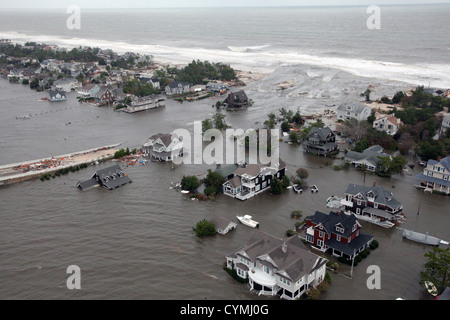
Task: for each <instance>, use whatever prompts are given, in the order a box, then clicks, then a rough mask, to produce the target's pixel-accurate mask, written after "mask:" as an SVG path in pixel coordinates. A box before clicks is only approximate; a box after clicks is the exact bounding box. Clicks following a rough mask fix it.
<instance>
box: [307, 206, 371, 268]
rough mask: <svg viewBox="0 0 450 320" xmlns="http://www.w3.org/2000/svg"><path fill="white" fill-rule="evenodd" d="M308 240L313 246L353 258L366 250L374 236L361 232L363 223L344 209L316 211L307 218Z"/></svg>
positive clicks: (333, 253) (338, 255)
mask: <svg viewBox="0 0 450 320" xmlns="http://www.w3.org/2000/svg"><path fill="white" fill-rule="evenodd" d="M305 221H306V241H308V242H309V243H311V245H312V246H313V248H315V249H317V250H319V251H322V252H327V251H329V252H330V253H331V254H332V255H333V256H337V257H344V258H346V259H349V260H351V259H353V258H354V257H355V256H357V255H358V253H360V252H361V251H363V250H365V249H366V248H367V247H368V246H369V244H370V243H371V242H372V240H373V236H371V235H368V234H364V233H361V224H360V223H359V222H358V220H357V219H356V217H355V216H354V215H353V214H346V213H344V212H342V211H338V212H333V211H331V212H330V213H329V214H325V213H322V212H319V211H316V212H315V214H314V215H312V216H309V217H307V218H306V219H305Z"/></svg>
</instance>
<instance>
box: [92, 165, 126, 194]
mask: <svg viewBox="0 0 450 320" xmlns="http://www.w3.org/2000/svg"><path fill="white" fill-rule="evenodd" d="M94 177H98V178H99V179H100V180H101V181H102V184H103V186H105V187H106V188H108V189H110V190H112V189H115V188H117V187H120V186H122V185H124V184H127V183H130V182H131V179H130V178H129V177H128V176H127V175H126V174H124V172H123V170H122V169H121V168H120V166H119V165H114V166H111V167H108V168H105V169H101V170H98V171H96V172H95V174H94ZM114 177H115V178H114Z"/></svg>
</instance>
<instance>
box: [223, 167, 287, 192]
mask: <svg viewBox="0 0 450 320" xmlns="http://www.w3.org/2000/svg"><path fill="white" fill-rule="evenodd" d="M236 166H237V168H236V169H235V170H234V172H233V174H232V175H230V176H229V179H228V180H227V181H225V183H224V184H223V185H222V190H223V193H224V194H225V195H227V196H230V197H233V198H236V199H239V200H247V199H249V198H252V197H254V196H255V195H257V194H259V193H261V192H263V191H266V190H267V189H269V188H270V184H271V182H272V180H273V179H275V178H277V179H279V180H281V179H282V178H283V176H284V175H285V174H286V164H285V163H284V162H283V161H282V160H281V159H280V161H279V163H278V164H277V165H276V166H275V167H270V166H269V165H262V164H247V163H245V162H244V163H240V164H236Z"/></svg>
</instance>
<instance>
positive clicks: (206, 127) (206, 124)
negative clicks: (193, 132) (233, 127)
mask: <svg viewBox="0 0 450 320" xmlns="http://www.w3.org/2000/svg"><path fill="white" fill-rule="evenodd" d="M212 127H213V125H212V122H211V120H210V119H205V120H203V121H202V132H203V133H205V132H206V131H207V130H209V129H212Z"/></svg>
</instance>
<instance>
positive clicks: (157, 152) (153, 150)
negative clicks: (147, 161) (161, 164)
mask: <svg viewBox="0 0 450 320" xmlns="http://www.w3.org/2000/svg"><path fill="white" fill-rule="evenodd" d="M142 151H143V152H144V154H146V155H149V156H151V157H152V158H153V159H156V160H160V161H171V160H172V159H174V158H177V157H181V156H182V155H183V142H182V141H181V140H180V139H179V138H178V137H177V136H176V135H173V134H171V133H158V134H155V135H153V136H151V137H150V138H148V141H147V142H146V143H145V144H144V145H143V147H142Z"/></svg>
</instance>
